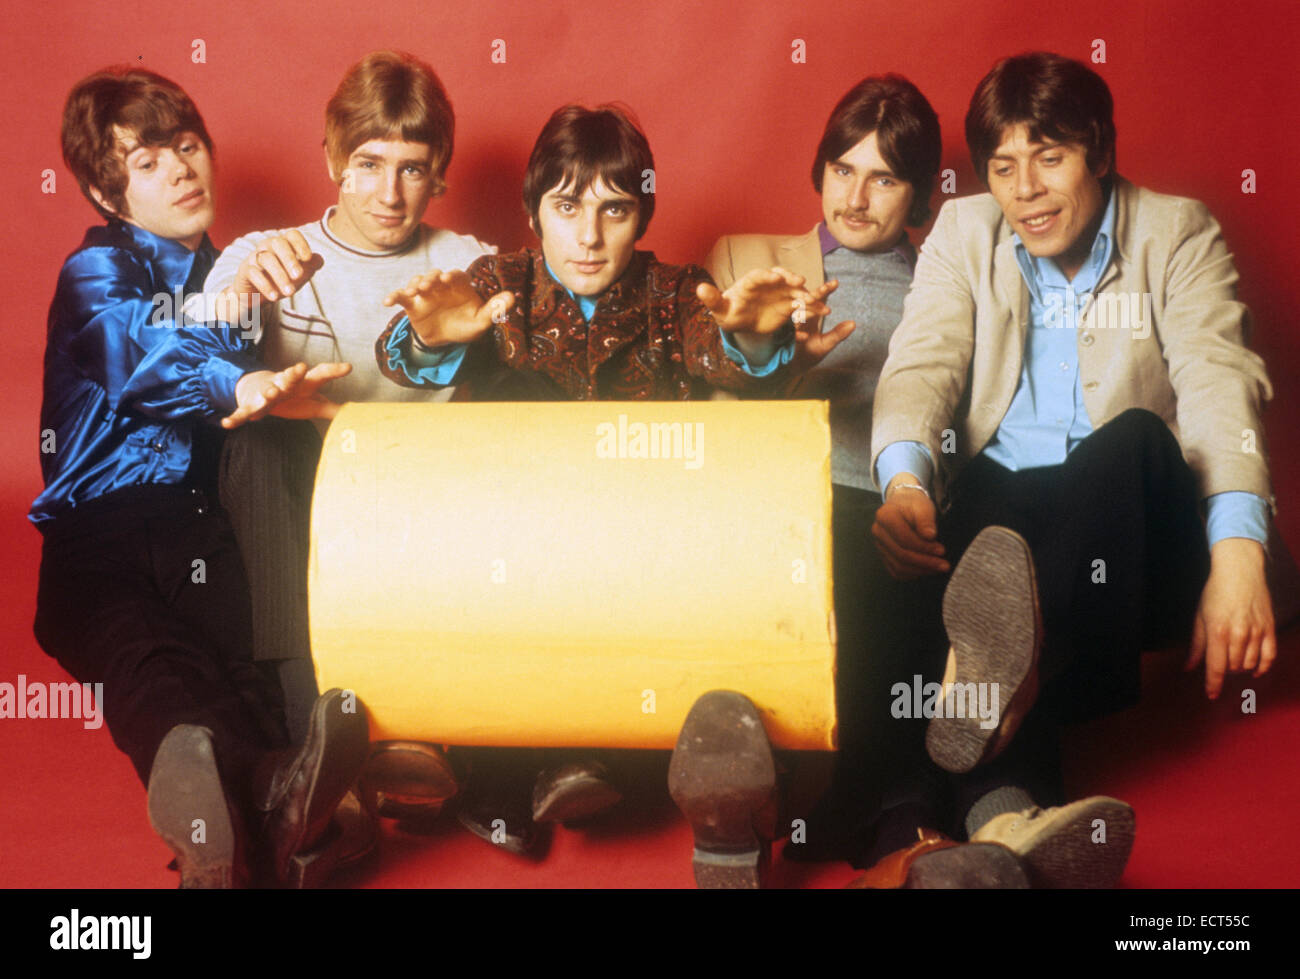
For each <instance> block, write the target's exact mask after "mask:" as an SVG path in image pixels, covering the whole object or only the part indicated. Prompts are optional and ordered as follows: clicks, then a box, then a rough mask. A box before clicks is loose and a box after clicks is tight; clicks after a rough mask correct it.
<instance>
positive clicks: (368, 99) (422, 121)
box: [325, 51, 456, 193]
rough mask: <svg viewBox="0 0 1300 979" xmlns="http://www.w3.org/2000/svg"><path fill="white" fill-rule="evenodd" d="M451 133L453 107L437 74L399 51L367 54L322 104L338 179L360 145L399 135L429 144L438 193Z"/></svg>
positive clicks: (448, 156) (443, 186) (328, 146)
mask: <svg viewBox="0 0 1300 979" xmlns="http://www.w3.org/2000/svg"><path fill="white" fill-rule="evenodd" d="M455 136H456V113H455V112H454V111H453V110H452V108H451V100H450V99H449V98H447V91H446V89H444V88H443V87H442V82H441V81H439V79H438V76H437V74H436V73H435V72H434V70H433V69H432V68H430V67H429V66H428V65H427V64H425V63H424V62H423V61H421V60H420V59H419V58H417V57H415V56H414V55H410V54H405V53H403V52H400V51H374V52H372V53H370V54H368V55H366V56H365V57H364V58H362V59H361V60H360V61H358V62H357V63H356V64H355V65H353V66H352V67H351V68H349V69H348V73H347V74H346V75H344V76H343V80H342V81H341V82H339V87H338V88H337V89H335V90H334V95H333V96H332V97H331V98H330V100H329V104H328V105H326V106H325V152H326V153H327V154H328V155H329V161H330V166H331V167H332V168H333V170H334V175H335V177H336V178H337V179H338V180H339V181H342V180H343V176H342V173H343V168H344V167H346V166H347V162H348V157H349V156H351V155H352V153H353V151H354V150H356V148H357V147H358V146H361V145H362V144H363V143H368V142H369V141H370V140H372V139H392V138H401V139H402V140H404V141H406V142H408V143H427V144H428V145H429V148H430V149H431V150H432V151H433V171H432V175H433V179H434V184H435V193H441V192H442V191H443V190H445V189H446V186H447V185H446V183H445V182H444V181H443V179H442V178H443V175H444V174H445V173H446V172H447V166H448V164H450V163H451V151H452V148H453V145H454V143H455Z"/></svg>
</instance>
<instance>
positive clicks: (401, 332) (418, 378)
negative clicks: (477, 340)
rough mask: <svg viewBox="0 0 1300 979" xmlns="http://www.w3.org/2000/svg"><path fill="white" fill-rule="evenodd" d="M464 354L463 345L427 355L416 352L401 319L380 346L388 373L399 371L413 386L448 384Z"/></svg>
mask: <svg viewBox="0 0 1300 979" xmlns="http://www.w3.org/2000/svg"><path fill="white" fill-rule="evenodd" d="M465 350H466V344H463V343H457V344H452V345H450V346H448V347H446V348H444V349H442V350H434V351H431V352H428V353H426V352H424V351H422V350H419V349H418V348H417V347H416V345H415V334H414V333H412V331H411V321H410V320H408V319H407V318H406V317H405V316H403V317H402V318H401V319H400V320H398V322H397V325H396V326H395V327H393V332H392V333H391V334H389V337H388V342H387V343H386V344H384V352H385V353H386V354H387V355H388V367H389V369H390V370H400V371H401V372H402V373H403V374H405V375H406V377H407V379H408V380H410V381H412V382H413V383H416V384H424V385H436V386H437V387H446V386H447V385H449V384H451V382H452V380H453V379H454V378H455V377H456V372H457V371H458V370H460V365H461V363H462V362H463V361H464V360H465Z"/></svg>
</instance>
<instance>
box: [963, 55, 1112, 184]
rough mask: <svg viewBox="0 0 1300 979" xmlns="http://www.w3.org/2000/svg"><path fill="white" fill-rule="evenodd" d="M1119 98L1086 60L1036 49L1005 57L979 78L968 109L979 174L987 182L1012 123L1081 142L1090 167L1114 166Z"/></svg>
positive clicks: (1036, 136)
mask: <svg viewBox="0 0 1300 979" xmlns="http://www.w3.org/2000/svg"><path fill="white" fill-rule="evenodd" d="M1114 113H1115V103H1114V101H1113V100H1112V98H1111V95H1110V89H1109V88H1108V87H1107V86H1106V82H1105V81H1104V80H1103V79H1102V77H1101V76H1100V75H1098V74H1097V73H1096V72H1095V71H1093V70H1092V69H1091V68H1089V67H1088V66H1087V65H1085V64H1082V63H1081V62H1078V61H1074V60H1072V59H1070V58H1066V57H1063V56H1061V55H1059V54H1052V53H1050V52H1047V51H1034V52H1031V53H1028V54H1018V55H1016V56H1015V57H1012V58H1003V59H1002V60H1001V61H999V62H998V63H997V64H996V65H994V66H993V70H992V71H990V72H989V73H988V74H987V75H985V76H984V78H983V79H982V80H981V81H980V83H979V85H978V86H977V87H976V89H975V94H974V95H972V96H971V100H970V109H969V110H968V111H967V113H966V145H967V147H968V148H969V149H970V159H971V163H972V164H973V165H974V167H975V176H977V177H979V179H980V182H981V183H983V184H984V185H985V186H986V187H987V186H988V182H989V176H988V169H989V158H990V157H992V156H993V154H994V153H996V152H997V149H998V147H999V146H1000V145H1002V139H1003V134H1004V133H1005V131H1006V129H1007V127H1009V126H1015V125H1018V124H1021V123H1023V124H1025V125H1026V126H1028V127H1029V138H1030V139H1031V140H1033V141H1036V142H1037V141H1041V140H1042V139H1043V138H1044V137H1047V138H1048V139H1051V140H1056V141H1057V142H1062V143H1082V144H1083V146H1084V147H1085V149H1086V150H1087V160H1088V168H1089V169H1090V170H1094V171H1095V170H1096V169H1097V168H1098V167H1099V166H1100V165H1102V164H1105V165H1106V166H1107V174H1106V175H1107V177H1109V176H1110V175H1111V174H1113V173H1114V170H1115V118H1114Z"/></svg>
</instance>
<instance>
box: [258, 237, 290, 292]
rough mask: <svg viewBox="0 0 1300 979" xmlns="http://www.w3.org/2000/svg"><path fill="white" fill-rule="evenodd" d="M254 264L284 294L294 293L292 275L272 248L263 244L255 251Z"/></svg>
mask: <svg viewBox="0 0 1300 979" xmlns="http://www.w3.org/2000/svg"><path fill="white" fill-rule="evenodd" d="M253 264H254V265H256V266H257V267H258V268H259V269H261V270H262V271H263V272H264V273H265V274H266V275H267V277H268V278H270V280H271V281H272V282H274V283H275V287H276V288H277V289H278V290H279V291H280V293H281V294H282V295H285V296H288V295H291V294H292V293H293V281H292V277H291V276H290V275H289V273H288V271H286V269H285V267H284V265H283V264H282V263H281V262H280V258H279V256H278V255H276V254H275V251H274V250H273V249H271V248H268V247H266V246H265V245H263V246H262V247H261V248H259V249H258V250H257V251H255V252H254V253H253Z"/></svg>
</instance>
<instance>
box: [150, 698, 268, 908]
mask: <svg viewBox="0 0 1300 979" xmlns="http://www.w3.org/2000/svg"><path fill="white" fill-rule="evenodd" d="M149 823H150V825H151V826H153V828H154V832H156V833H157V834H158V835H159V836H160V837H162V839H163V841H164V842H165V843H166V844H167V845H168V846H169V847H171V849H172V852H173V853H174V854H176V860H175V867H176V869H177V870H179V871H180V873H181V884H180V886H181V887H183V888H231V887H242V886H244V884H245V883H246V882H247V877H248V874H247V871H246V868H245V867H244V860H245V852H244V849H245V841H244V838H243V832H242V830H243V826H242V823H241V821H240V819H239V813H238V810H237V809H236V808H235V806H233V805H232V804H231V801H230V798H229V796H227V794H226V790H225V786H224V785H222V782H221V774H220V772H219V771H218V770H217V758H216V754H215V752H214V751H213V747H212V731H211V730H209V729H208V728H206V727H199V726H198V725H195V724H178V725H176V727H174V728H172V729H171V730H170V731H168V732H167V735H166V737H164V738H163V740H162V743H161V744H160V745H159V746H158V751H157V753H156V754H155V755H154V759H153V766H152V768H151V769H150V771H149Z"/></svg>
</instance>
